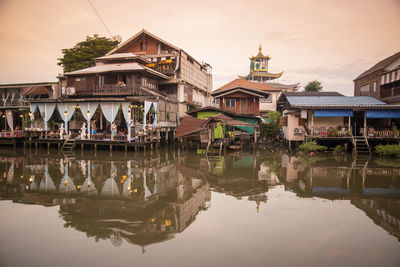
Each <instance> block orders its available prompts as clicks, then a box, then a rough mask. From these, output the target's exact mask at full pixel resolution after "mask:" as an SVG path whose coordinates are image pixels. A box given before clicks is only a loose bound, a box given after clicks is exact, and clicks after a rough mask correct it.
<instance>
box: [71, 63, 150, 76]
mask: <svg viewBox="0 0 400 267" xmlns="http://www.w3.org/2000/svg"><path fill="white" fill-rule="evenodd" d="M144 69H145V68H144V67H143V66H141V65H140V64H138V63H136V62H133V63H121V64H104V65H97V66H93V67H89V68H85V69H81V70H75V71H71V72H67V73H65V74H66V75H81V74H95V73H102V72H109V71H132V70H144Z"/></svg>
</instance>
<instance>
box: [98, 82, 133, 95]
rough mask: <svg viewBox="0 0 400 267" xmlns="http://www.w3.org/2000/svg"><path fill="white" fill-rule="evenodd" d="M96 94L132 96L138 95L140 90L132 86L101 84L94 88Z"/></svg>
mask: <svg viewBox="0 0 400 267" xmlns="http://www.w3.org/2000/svg"><path fill="white" fill-rule="evenodd" d="M135 89H136V90H135ZM94 93H95V94H104V95H113V94H125V95H131V94H138V88H137V87H135V86H131V85H119V84H99V85H95V86H94Z"/></svg>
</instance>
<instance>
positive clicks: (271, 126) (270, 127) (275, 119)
mask: <svg viewBox="0 0 400 267" xmlns="http://www.w3.org/2000/svg"><path fill="white" fill-rule="evenodd" d="M280 117H281V113H280V112H279V111H269V112H268V113H267V118H266V121H267V122H266V123H265V124H264V127H263V130H264V135H265V136H267V137H275V136H276V134H277V132H278V130H279V128H280Z"/></svg>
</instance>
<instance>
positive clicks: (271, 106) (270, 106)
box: [260, 92, 282, 112]
mask: <svg viewBox="0 0 400 267" xmlns="http://www.w3.org/2000/svg"><path fill="white" fill-rule="evenodd" d="M281 93H282V92H270V94H271V100H272V102H271V103H266V102H261V101H260V112H266V111H276V102H277V101H278V98H279V96H280V95H281Z"/></svg>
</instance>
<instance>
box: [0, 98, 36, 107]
mask: <svg viewBox="0 0 400 267" xmlns="http://www.w3.org/2000/svg"><path fill="white" fill-rule="evenodd" d="M0 106H3V107H28V106H29V102H27V101H26V100H25V99H22V100H19V99H14V100H10V99H8V100H6V101H3V100H0Z"/></svg>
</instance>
